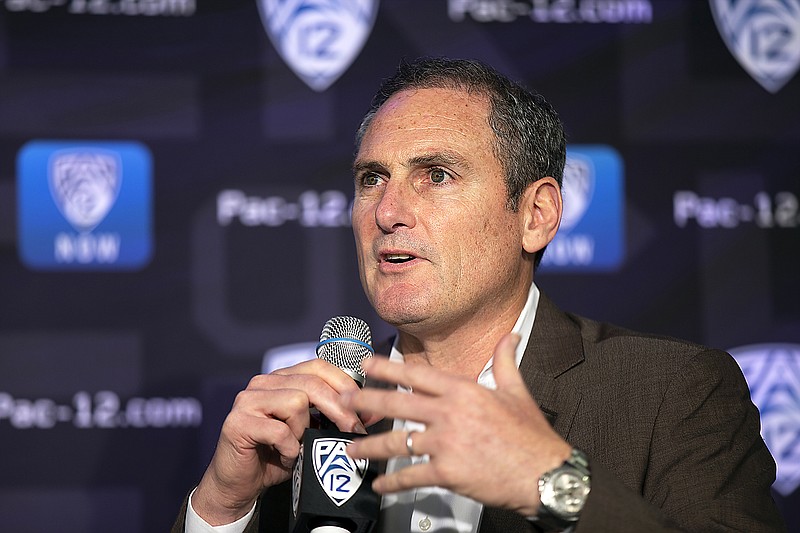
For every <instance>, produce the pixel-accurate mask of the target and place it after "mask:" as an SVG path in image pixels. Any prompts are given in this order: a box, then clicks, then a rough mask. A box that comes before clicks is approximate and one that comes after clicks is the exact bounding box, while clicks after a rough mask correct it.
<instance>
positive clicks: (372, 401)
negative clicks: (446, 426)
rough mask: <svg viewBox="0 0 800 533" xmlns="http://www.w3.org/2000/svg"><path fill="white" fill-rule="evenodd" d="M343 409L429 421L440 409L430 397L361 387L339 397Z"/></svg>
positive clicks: (388, 416) (385, 416) (371, 414)
mask: <svg viewBox="0 0 800 533" xmlns="http://www.w3.org/2000/svg"><path fill="white" fill-rule="evenodd" d="M341 401H342V404H343V406H344V409H352V410H355V411H357V412H362V411H365V412H368V413H370V416H376V415H377V416H380V417H383V418H402V419H407V420H414V421H416V422H422V423H429V422H431V420H432V419H433V417H434V416H435V415H436V413H438V412H439V410H440V409H441V407H440V406H438V405H437V404H436V402H434V401H432V399H431V398H430V397H426V396H421V395H417V394H409V393H407V392H402V391H387V390H381V389H363V390H359V391H356V392H354V393H352V394H345V395H343V396H342V397H341Z"/></svg>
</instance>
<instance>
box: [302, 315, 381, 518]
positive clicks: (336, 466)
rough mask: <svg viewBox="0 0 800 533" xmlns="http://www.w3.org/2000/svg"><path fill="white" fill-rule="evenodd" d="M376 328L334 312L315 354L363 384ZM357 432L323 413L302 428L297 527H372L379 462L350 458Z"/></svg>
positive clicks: (377, 504)
mask: <svg viewBox="0 0 800 533" xmlns="http://www.w3.org/2000/svg"><path fill="white" fill-rule="evenodd" d="M371 343H372V333H371V332H370V329H369V326H368V325H367V324H366V322H364V321H363V320H361V319H359V318H355V317H351V316H337V317H333V318H331V319H330V320H328V321H327V322H326V323H325V326H324V327H323V328H322V333H321V335H320V339H319V344H318V345H317V357H319V358H320V359H323V360H325V361H328V362H329V363H331V364H333V365H335V366H336V367H338V368H340V369H341V370H342V371H343V372H344V373H346V374H347V375H349V376H350V377H352V378H353V379H354V380H355V382H356V383H357V384H358V386H359V387H363V386H364V383H365V382H366V379H367V376H366V373H365V372H364V369H363V367H362V365H361V363H362V361H363V360H364V359H366V358H368V357H372V354H373V353H374V351H373V349H372V345H371ZM359 436H363V435H359V434H356V433H346V432H342V431H339V430H338V429H337V428H336V426H335V425H334V424H333V423H331V422H330V421H329V420H328V419H327V418H326V417H325V416H323V415H320V428H319V429H313V428H309V429H307V430H306V431H305V433H304V434H303V443H302V445H301V448H300V455H299V457H298V458H297V463H296V464H295V467H294V472H293V473H292V512H293V514H292V527H291V531H293V532H294V533H309V532H310V533H369V532H370V531H372V529H373V527H374V525H375V522H376V521H377V519H378V514H379V513H380V497H379V496H378V495H377V494H375V492H373V490H372V481H373V480H374V479H375V476H376V475H377V468H376V467H375V465H374V464H371V463H370V461H369V460H367V459H358V460H355V459H352V458H351V457H349V456H348V455H347V454H346V453H345V447H346V446H347V445H348V444H349V443H351V442H353V439H354V438H356V437H359Z"/></svg>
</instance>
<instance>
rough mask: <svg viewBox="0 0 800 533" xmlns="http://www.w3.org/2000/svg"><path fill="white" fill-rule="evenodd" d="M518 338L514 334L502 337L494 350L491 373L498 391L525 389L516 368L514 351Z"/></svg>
mask: <svg viewBox="0 0 800 533" xmlns="http://www.w3.org/2000/svg"><path fill="white" fill-rule="evenodd" d="M519 341H520V337H519V335H517V334H516V333H507V334H505V335H503V337H502V338H501V339H500V341H499V342H498V343H497V346H496V347H495V349H494V362H493V365H492V366H493V372H494V380H495V383H497V388H498V389H508V388H514V387H519V386H521V387H523V389H525V390H527V388H526V387H525V382H524V381H523V380H522V376H521V375H520V373H519V369H518V368H517V358H516V349H517V345H519Z"/></svg>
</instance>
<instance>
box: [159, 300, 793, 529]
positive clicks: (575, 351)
mask: <svg viewBox="0 0 800 533" xmlns="http://www.w3.org/2000/svg"><path fill="white" fill-rule="evenodd" d="M387 353H388V352H387ZM520 371H521V373H522V375H523V377H524V378H525V380H526V383H527V384H528V387H529V388H530V391H531V394H532V395H533V397H534V398H535V399H536V400H537V402H538V403H539V405H540V406H541V408H542V411H543V412H544V413H545V415H546V416H547V417H548V419H549V420H550V422H551V423H552V425H553V427H554V428H555V430H556V431H557V432H558V433H559V434H560V435H561V436H562V437H564V438H565V439H566V440H567V441H568V442H569V443H570V444H572V445H573V446H574V447H576V448H578V449H580V450H583V451H584V452H585V453H586V454H587V455H588V456H589V458H590V462H591V471H592V491H591V493H590V495H589V499H588V500H587V502H586V506H585V507H584V510H583V512H582V513H581V519H580V523H579V525H578V527H577V529H576V533H585V532H606V531H608V532H615V533H625V532H630V533H641V532H658V531H703V532H705V531H731V530H740V531H748V532H760V531H764V532H766V531H784V530H785V527H784V526H783V523H782V520H781V517H780V515H779V513H778V511H777V508H776V507H775V504H774V502H773V500H772V497H771V494H770V486H771V485H772V482H773V481H774V479H775V463H774V461H773V459H772V457H771V456H770V454H769V451H768V450H767V448H766V446H765V445H764V442H763V440H762V439H761V436H760V435H759V427H760V426H759V415H758V411H757V409H756V408H755V407H754V406H753V404H752V403H751V401H750V396H749V392H748V389H747V384H746V383H745V381H744V377H743V376H742V373H741V371H740V370H739V367H738V366H737V364H736V362H735V361H734V360H733V358H732V357H731V356H730V355H728V354H727V353H725V352H723V351H720V350H711V349H708V348H705V347H702V346H699V345H696V344H692V343H688V342H684V341H680V340H676V339H670V338H666V337H659V336H653V335H643V334H641V333H635V332H632V331H628V330H625V329H621V328H618V327H615V326H611V325H609V324H603V323H598V322H595V321H591V320H587V319H585V318H581V317H578V316H575V315H571V314H568V313H564V312H562V311H560V310H559V309H558V308H557V307H556V306H555V304H553V302H552V301H551V300H550V299H548V298H547V297H546V296H545V295H541V298H540V301H539V307H538V309H537V311H536V320H535V323H534V326H533V330H532V332H531V337H530V340H529V342H528V346H527V347H526V350H525V355H524V357H523V359H522V363H521V365H520ZM487 453H493V451H492V450H488V451H487ZM289 497H290V494H289V484H288V483H284V484H283V485H281V486H279V487H274V488H272V489H270V490H268V491H266V492H265V495H264V496H263V497H262V498H261V501H260V502H259V506H258V510H257V515H256V517H255V518H254V520H253V521H252V522H251V523H250V525H249V526H248V528H247V530H246V531H247V533H257V532H267V531H270V532H271V531H276V532H280V533H285V532H286V531H288V529H287V528H288V526H287V524H288V511H289V509H290V503H289V502H290V499H289ZM185 505H186V503H185V502H184V508H183V509H182V510H181V513H180V516H179V517H178V520H177V521H176V523H175V526H174V527H173V530H172V531H173V533H178V532H180V531H183V517H184V513H185ZM509 531H515V532H516V531H536V530H535V528H534V527H533V526H532V525H531V524H530V523H528V522H527V521H526V520H525V519H524V518H523V517H521V516H519V515H517V514H516V513H513V512H509V511H505V510H502V509H495V508H488V507H487V508H485V509H484V513H483V518H482V520H481V527H480V532H481V533H494V532H497V533H500V532H509Z"/></svg>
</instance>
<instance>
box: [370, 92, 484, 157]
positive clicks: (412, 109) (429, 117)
mask: <svg viewBox="0 0 800 533" xmlns="http://www.w3.org/2000/svg"><path fill="white" fill-rule="evenodd" d="M489 110H490V105H489V100H488V98H487V97H486V96H484V95H480V94H473V93H468V92H466V91H463V90H458V89H443V88H427V89H413V90H405V91H401V92H399V93H397V94H395V95H393V96H392V97H391V98H389V100H387V101H386V102H385V103H384V104H383V105H382V106H381V107H380V109H379V110H378V112H377V113H376V114H375V117H374V118H373V120H372V122H371V123H370V126H369V128H368V129H367V131H366V134H365V135H364V138H363V139H362V142H361V146H360V148H359V153H358V156H357V159H363V158H365V157H367V158H369V157H374V156H375V155H377V154H378V153H385V152H387V151H392V150H408V149H411V148H410V146H413V147H414V149H416V150H425V149H430V150H444V149H450V150H458V151H464V152H465V154H470V155H478V156H480V155H486V154H485V152H486V151H488V152H489V153H492V146H493V142H494V133H493V131H492V129H491V127H490V126H489Z"/></svg>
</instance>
